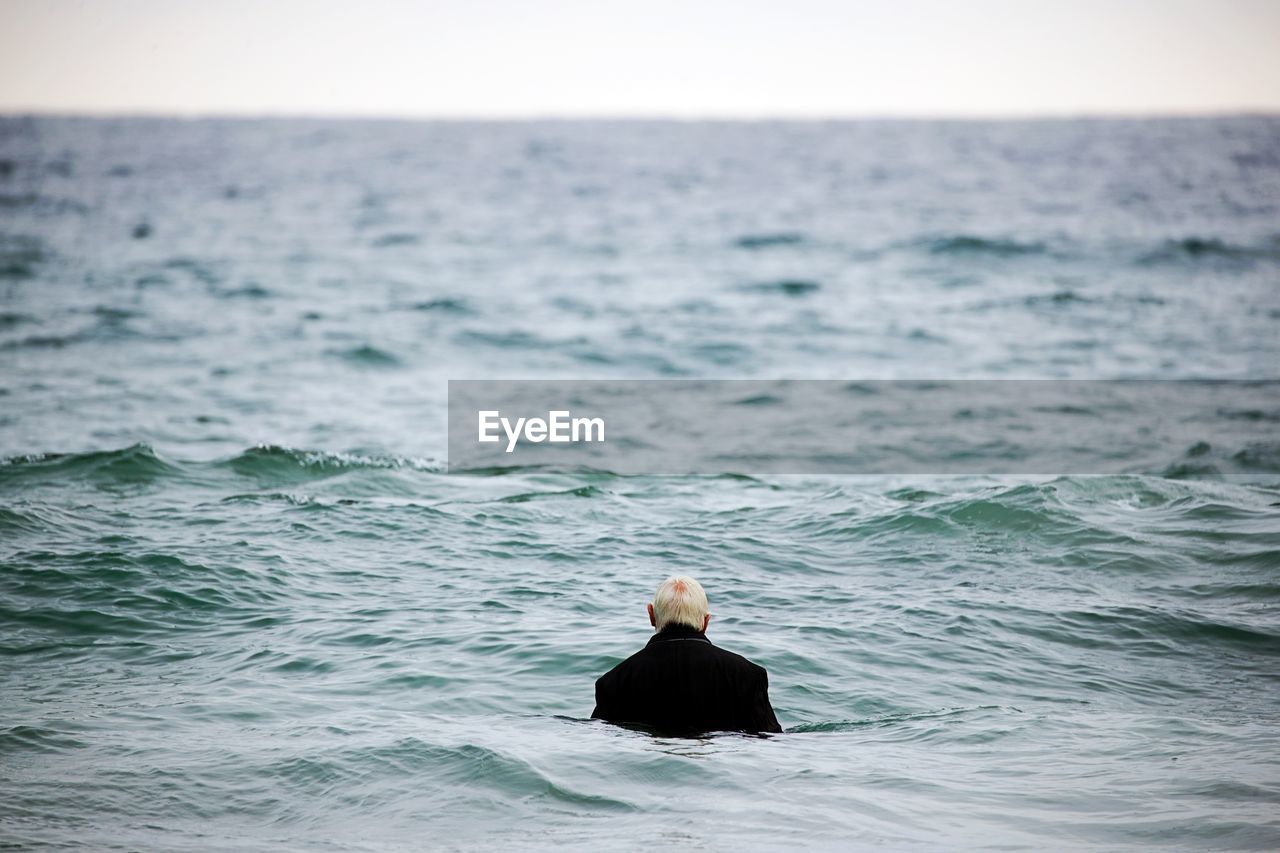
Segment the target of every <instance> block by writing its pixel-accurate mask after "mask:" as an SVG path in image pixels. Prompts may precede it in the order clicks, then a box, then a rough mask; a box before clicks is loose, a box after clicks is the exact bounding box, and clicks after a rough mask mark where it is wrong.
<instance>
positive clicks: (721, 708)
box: [591, 575, 782, 734]
mask: <svg viewBox="0 0 1280 853" xmlns="http://www.w3.org/2000/svg"><path fill="white" fill-rule="evenodd" d="M710 621H711V615H710V614H709V613H708V611H707V594H706V592H704V591H703V589H702V585H701V584H699V583H698V582H697V581H696V580H694V579H693V578H691V577H685V576H683V575H677V576H675V577H670V578H667V579H666V580H665V581H663V582H662V584H661V585H660V586H659V587H658V591H657V593H656V594H654V596H653V603H652V604H650V605H649V624H651V625H653V627H654V629H655V631H656V633H655V634H654V635H653V637H651V638H650V639H649V643H648V645H646V646H645V647H644V648H643V649H641V650H640V651H638V652H636V653H635V654H634V655H632V656H631V657H629V658H627V659H626V660H624V661H623V662H622V663H620V664H618V665H617V666H615V667H614V668H613V669H611V670H609V671H608V672H607V673H605V674H604V675H602V676H600V678H599V679H598V680H597V681H596V708H595V710H594V711H593V712H592V713H591V716H592V717H596V718H599V719H602V720H608V721H609V722H611V723H630V724H636V725H643V726H647V727H649V728H651V729H654V730H656V731H659V732H662V733H664V734H698V733H701V732H713V731H739V732H780V731H782V726H780V725H778V718H777V717H775V716H774V714H773V706H772V705H770V704H769V676H768V674H767V673H766V672H765V670H764V667H761V666H757V665H756V664H754V663H752V662H751V661H749V660H747V659H746V658H744V657H742V656H741V655H735V654H734V653H733V652H730V651H725V650H724V649H721V648H718V647H716V646H714V645H712V644H711V641H710V640H708V639H707V637H706V630H707V623H708V622H710Z"/></svg>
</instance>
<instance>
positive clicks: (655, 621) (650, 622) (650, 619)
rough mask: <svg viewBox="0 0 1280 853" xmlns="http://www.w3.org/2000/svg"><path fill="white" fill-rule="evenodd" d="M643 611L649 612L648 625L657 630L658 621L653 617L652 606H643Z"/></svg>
mask: <svg viewBox="0 0 1280 853" xmlns="http://www.w3.org/2000/svg"><path fill="white" fill-rule="evenodd" d="M645 609H646V610H648V611H649V624H650V625H652V626H653V627H655V628H657V627H658V620H657V617H655V616H654V615H653V605H652V604H646V605H645Z"/></svg>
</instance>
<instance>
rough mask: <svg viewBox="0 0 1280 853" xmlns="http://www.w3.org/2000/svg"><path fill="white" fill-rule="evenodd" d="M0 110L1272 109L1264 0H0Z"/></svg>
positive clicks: (1272, 52) (653, 112) (1277, 58)
mask: <svg viewBox="0 0 1280 853" xmlns="http://www.w3.org/2000/svg"><path fill="white" fill-rule="evenodd" d="M0 112H6V113H15V112H52V113H93V114H102V113H105V114H118V113H127V114H154V113H161V114H178V115H224V114H231V115H326V116H328V115H332V116H385V117H479V118H489V117H531V116H566V117H572V116H604V117H610V116H673V117H681V118H701V117H728V118H734V117H741V118H759V117H846V116H848V117H852V116H1057V115H1081V114H1098V115H1109V114H1140V115H1141V114H1203V113H1222V112H1280V0H770V2H764V0H643V1H642V2H635V0H581V2H580V1H579V0H417V2H410V0H346V1H345V2H330V0H205V2H192V0H0Z"/></svg>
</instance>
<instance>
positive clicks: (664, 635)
mask: <svg viewBox="0 0 1280 853" xmlns="http://www.w3.org/2000/svg"><path fill="white" fill-rule="evenodd" d="M668 640H701V641H702V642H704V643H710V642H711V641H710V640H708V639H707V635H706V634H704V633H702V632H701V631H699V630H698V629H697V628H690V627H689V626H688V625H668V626H667V627H665V628H663V629H662V630H661V631H659V632H658V633H656V634H654V635H653V636H652V637H650V638H649V642H648V643H645V645H647V646H652V645H653V644H654V643H662V642H666V641H668Z"/></svg>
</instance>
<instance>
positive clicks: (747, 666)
mask: <svg viewBox="0 0 1280 853" xmlns="http://www.w3.org/2000/svg"><path fill="white" fill-rule="evenodd" d="M715 649H716V651H717V652H719V653H720V655H721V656H722V659H723V660H725V661H732V662H733V665H734V666H735V667H737V668H738V669H740V670H742V671H743V672H744V673H750V674H751V675H754V676H756V677H759V678H766V677H768V672H766V671H765V668H764V667H762V666H761V665H760V664H758V663H755V662H753V661H750V660H748V659H747V658H745V657H743V656H742V655H740V654H738V653H737V652H731V651H729V650H728V649H723V648H721V647H720V646H716V647H715Z"/></svg>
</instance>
